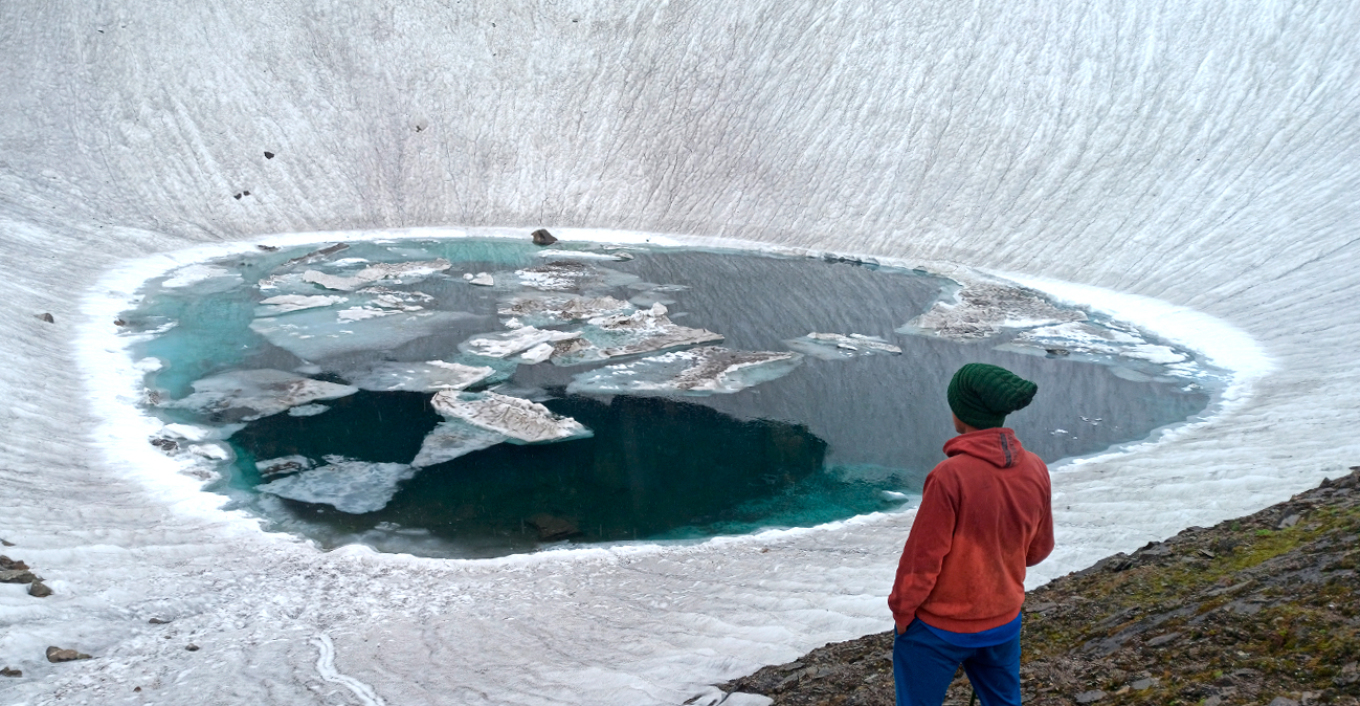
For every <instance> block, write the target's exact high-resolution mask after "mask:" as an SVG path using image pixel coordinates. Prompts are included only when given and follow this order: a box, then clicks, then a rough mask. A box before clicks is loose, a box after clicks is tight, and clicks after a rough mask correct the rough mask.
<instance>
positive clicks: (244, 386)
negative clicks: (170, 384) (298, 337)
mask: <svg viewBox="0 0 1360 706" xmlns="http://www.w3.org/2000/svg"><path fill="white" fill-rule="evenodd" d="M193 388H194V392H193V394H191V395H189V396H187V397H185V398H184V399H181V400H175V401H173V402H168V403H166V404H165V405H164V406H166V407H174V408H178V409H190V410H194V411H196V412H199V413H200V414H204V415H210V416H213V417H215V418H220V419H222V420H224V421H233V422H235V421H250V420H252V419H259V418H261V417H268V416H269V415H271V414H278V413H279V412H283V411H286V410H287V409H289V408H290V407H297V406H300V405H304V404H308V403H310V402H315V401H316V400H333V399H336V398H339V397H345V396H347V395H352V394H354V393H356V392H358V391H359V388H357V387H353V386H351V385H337V384H335V383H333V382H323V381H321V380H313V379H311V378H305V377H302V376H300V375H294V374H293V373H286V372H284V371H282V370H269V369H265V370H236V371H232V372H229V373H222V374H220V375H213V376H211V377H206V378H203V379H201V380H196V381H194V383H193Z"/></svg>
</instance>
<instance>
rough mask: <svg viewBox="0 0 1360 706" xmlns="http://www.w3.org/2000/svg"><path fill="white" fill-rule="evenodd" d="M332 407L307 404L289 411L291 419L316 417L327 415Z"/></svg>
mask: <svg viewBox="0 0 1360 706" xmlns="http://www.w3.org/2000/svg"><path fill="white" fill-rule="evenodd" d="M360 389H362V388H360ZM330 409H331V408H330V407H327V406H326V405H324V404H305V405H302V406H301V407H294V408H292V409H290V410H288V416H290V417H315V416H316V415H318V414H325V413H326V412H329V411H330Z"/></svg>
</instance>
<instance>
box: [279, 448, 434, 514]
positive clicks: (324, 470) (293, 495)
mask: <svg viewBox="0 0 1360 706" xmlns="http://www.w3.org/2000/svg"><path fill="white" fill-rule="evenodd" d="M325 460H326V465H325V466H321V467H319V468H313V469H310V470H305V471H299V472H298V473H295V474H293V475H289V476H285V477H283V478H280V479H279V480H276V481H273V482H270V483H265V484H264V485H257V486H255V489H256V490H258V491H260V492H262V493H269V494H271V495H277V496H279V497H281V498H288V499H290V500H299V501H301V502H306V503H320V504H324V505H330V506H332V507H334V508H335V509H337V510H339V511H340V512H345V513H349V514H351V515H362V514H364V513H366V512H377V511H378V510H381V509H383V508H384V507H387V503H389V502H391V500H392V497H393V496H394V495H396V494H397V486H398V485H399V484H400V483H401V482H402V481H404V480H407V479H408V478H411V477H413V476H415V474H416V469H415V468H412V467H411V466H409V465H407V464H404V463H370V462H368V461H356V460H354V459H349V458H344V457H342V456H327V457H326V458H325Z"/></svg>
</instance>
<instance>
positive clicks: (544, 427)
mask: <svg viewBox="0 0 1360 706" xmlns="http://www.w3.org/2000/svg"><path fill="white" fill-rule="evenodd" d="M430 404H431V405H432V406H433V407H434V409H435V411H436V412H439V413H440V414H442V415H444V416H445V417H452V418H455V419H461V420H463V421H465V422H467V423H469V424H472V425H474V426H477V427H481V428H482V429H486V430H489V431H493V432H497V433H499V434H504V435H505V436H507V437H510V439H511V440H512V441H522V442H526V443H538V442H544V441H565V440H567V439H577V438H582V437H587V436H590V435H591V431H590V430H589V429H587V428H585V426H583V425H582V424H581V423H580V422H578V421H576V420H575V419H572V418H571V417H563V416H560V415H557V414H553V413H552V412H551V411H549V410H548V408H547V407H544V406H543V405H541V404H538V403H537V402H530V401H529V400H524V399H520V398H518V397H508V396H506V395H498V394H496V393H494V392H482V393H467V392H461V393H460V392H453V391H446V392H437V393H435V396H434V399H433V400H431V402H430Z"/></svg>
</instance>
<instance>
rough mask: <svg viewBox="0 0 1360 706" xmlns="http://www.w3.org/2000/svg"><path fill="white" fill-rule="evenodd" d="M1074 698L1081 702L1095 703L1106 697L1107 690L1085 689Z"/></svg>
mask: <svg viewBox="0 0 1360 706" xmlns="http://www.w3.org/2000/svg"><path fill="white" fill-rule="evenodd" d="M1072 698H1074V699H1076V700H1077V703H1079V704H1093V703H1095V702H1097V701H1099V700H1101V699H1103V698H1105V692H1103V691H1100V690H1099V689H1097V690H1094V691H1083V692H1081V693H1080V694H1077V695H1076V696H1074V697H1072Z"/></svg>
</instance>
